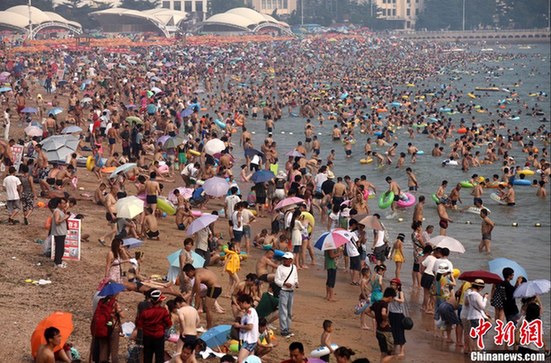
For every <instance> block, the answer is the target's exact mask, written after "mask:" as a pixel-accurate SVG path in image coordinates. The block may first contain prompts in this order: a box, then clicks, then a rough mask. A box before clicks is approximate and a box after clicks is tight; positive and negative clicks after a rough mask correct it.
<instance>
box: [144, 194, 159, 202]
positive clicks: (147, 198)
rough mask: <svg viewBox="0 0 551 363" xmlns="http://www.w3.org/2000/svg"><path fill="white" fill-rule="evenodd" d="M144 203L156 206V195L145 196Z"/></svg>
mask: <svg viewBox="0 0 551 363" xmlns="http://www.w3.org/2000/svg"><path fill="white" fill-rule="evenodd" d="M145 201H146V203H147V204H157V196H156V195H147V196H146V197H145Z"/></svg>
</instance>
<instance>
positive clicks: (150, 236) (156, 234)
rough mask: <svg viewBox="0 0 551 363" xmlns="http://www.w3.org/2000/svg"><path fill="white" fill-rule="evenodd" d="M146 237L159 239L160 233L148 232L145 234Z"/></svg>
mask: <svg viewBox="0 0 551 363" xmlns="http://www.w3.org/2000/svg"><path fill="white" fill-rule="evenodd" d="M145 235H146V236H147V238H157V237H159V231H155V232H152V231H147V232H145Z"/></svg>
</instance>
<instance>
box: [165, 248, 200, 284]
mask: <svg viewBox="0 0 551 363" xmlns="http://www.w3.org/2000/svg"><path fill="white" fill-rule="evenodd" d="M181 252H182V250H181V249H179V250H178V251H176V252H174V253H171V254H170V255H168V256H167V257H166V259H167V260H168V263H169V264H170V267H169V268H168V273H167V274H166V277H167V279H168V281H172V282H175V281H176V279H177V278H178V275H180V270H181V267H180V253H181ZM191 258H192V259H193V262H192V263H191V264H192V265H193V267H195V268H202V267H203V266H204V265H205V259H204V258H203V257H202V256H201V255H199V254H198V253H196V252H195V251H191Z"/></svg>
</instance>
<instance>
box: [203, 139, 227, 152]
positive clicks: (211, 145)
mask: <svg viewBox="0 0 551 363" xmlns="http://www.w3.org/2000/svg"><path fill="white" fill-rule="evenodd" d="M204 150H205V153H207V154H209V155H214V154H216V153H219V152H222V150H226V144H225V143H224V141H222V140H220V139H212V140H209V141H207V143H206V144H205V147H204Z"/></svg>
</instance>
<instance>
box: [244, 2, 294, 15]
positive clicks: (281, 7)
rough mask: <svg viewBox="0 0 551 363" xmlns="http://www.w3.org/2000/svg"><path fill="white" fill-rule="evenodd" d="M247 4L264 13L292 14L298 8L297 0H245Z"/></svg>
mask: <svg viewBox="0 0 551 363" xmlns="http://www.w3.org/2000/svg"><path fill="white" fill-rule="evenodd" d="M245 5H247V6H250V7H252V8H253V9H254V10H256V11H258V12H259V13H262V14H272V13H273V12H274V10H276V9H277V15H291V13H292V12H293V11H295V10H296V9H297V0H245Z"/></svg>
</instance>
